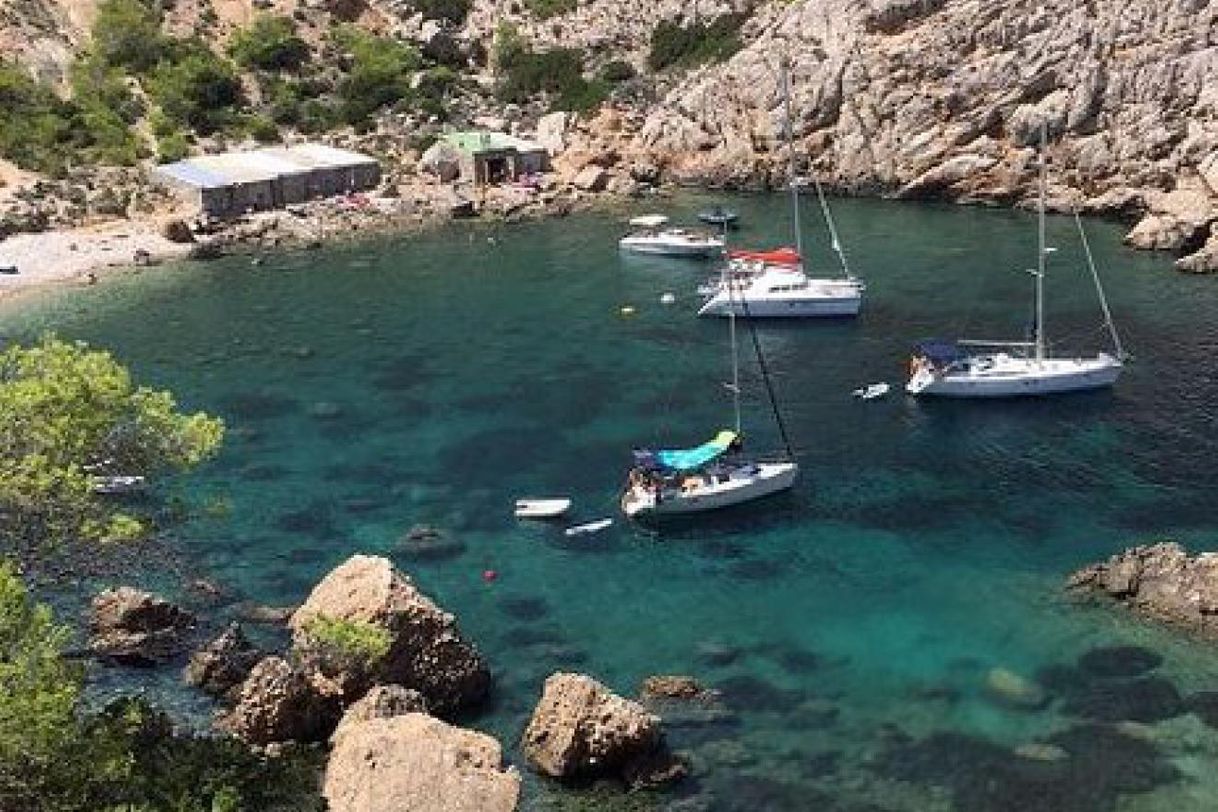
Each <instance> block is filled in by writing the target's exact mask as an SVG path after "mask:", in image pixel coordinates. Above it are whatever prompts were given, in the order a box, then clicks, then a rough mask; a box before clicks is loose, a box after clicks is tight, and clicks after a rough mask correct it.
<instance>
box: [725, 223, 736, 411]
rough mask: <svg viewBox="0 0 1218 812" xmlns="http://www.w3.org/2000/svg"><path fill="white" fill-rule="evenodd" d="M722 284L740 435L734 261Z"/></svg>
mask: <svg viewBox="0 0 1218 812" xmlns="http://www.w3.org/2000/svg"><path fill="white" fill-rule="evenodd" d="M723 253H724V255H725V256H726V254H727V223H724V224H723ZM722 284H723V285H725V286H726V287H727V314H728V316H727V323H728V336H729V339H728V340H729V341H730V343H731V346H732V385H731V391H732V414H733V415H734V416H735V418H736V434H737V435H739V434H740V353H739V351H738V348H737V346H736V304H735V302H733V301H732V261H731V260H730V259H726V260H725V262H724V264H723V281H722Z"/></svg>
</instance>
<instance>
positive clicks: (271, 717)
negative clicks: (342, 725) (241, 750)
mask: <svg viewBox="0 0 1218 812" xmlns="http://www.w3.org/2000/svg"><path fill="white" fill-rule="evenodd" d="M340 713H341V703H340V702H339V698H338V697H337V696H334V695H332V694H324V693H321V692H319V691H318V690H317V688H316V687H315V686H314V684H313V683H312V682H310V680H309V679H308V677H306V675H305V674H304V673H303V672H301V671H300V670H298V669H296V668H293V667H292V666H291V665H290V664H289V663H288V662H287V660H284V659H283V658H282V657H266V658H264V659H262V660H261V661H260V662H259V663H258V664H257V665H255V666H254V668H253V670H251V671H250V673H249V676H248V677H246V678H245V681H244V682H242V683H241V687H240V688H239V689H238V691H237V701H236V703H235V704H234V706H233V709H232V710H231V711H230V712H228V713H227V714H225V715H224V716H222V717H221V719H220V721H219V722H218V723H217V724H218V726H219V727H221V728H222V729H224V730H227V731H229V732H230V733H232V734H233V735H235V736H237V738H239V739H241V740H242V741H245V742H247V743H249V744H254V745H267V744H271V743H273V742H286V741H298V742H317V741H323V740H325V738H326V737H327V736H328V735H329V733H330V731H332V730H333V729H334V726H335V724H337V723H338V718H339V714H340Z"/></svg>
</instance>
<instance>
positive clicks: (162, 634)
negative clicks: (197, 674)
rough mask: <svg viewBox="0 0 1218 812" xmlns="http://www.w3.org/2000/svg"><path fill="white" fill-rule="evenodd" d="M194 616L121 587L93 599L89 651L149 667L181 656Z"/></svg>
mask: <svg viewBox="0 0 1218 812" xmlns="http://www.w3.org/2000/svg"><path fill="white" fill-rule="evenodd" d="M193 627H194V616H193V615H191V614H190V613H189V612H186V611H184V610H182V609H179V608H178V607H177V606H174V605H173V604H172V603H169V602H168V601H166V600H164V599H163V598H159V597H157V596H156V595H152V594H150V593H148V592H142V591H140V590H138V589H132V588H131V587H128V586H122V587H119V588H118V589H108V590H106V591H105V592H102V593H100V594H99V595H97V596H96V597H94V598H93V607H92V611H91V613H90V617H89V631H90V638H89V647H90V648H91V649H92V650H93V653H94V654H97V655H98V656H100V657H106V658H109V659H112V660H115V661H116V662H120V663H124V664H129V665H151V664H155V663H158V662H162V661H164V660H168V659H171V658H172V657H174V656H176V655H177V654H180V653H181V652H182V650H183V649H184V648H185V646H186V639H187V635H188V634H189V632H190V630H191V629H192V628H193Z"/></svg>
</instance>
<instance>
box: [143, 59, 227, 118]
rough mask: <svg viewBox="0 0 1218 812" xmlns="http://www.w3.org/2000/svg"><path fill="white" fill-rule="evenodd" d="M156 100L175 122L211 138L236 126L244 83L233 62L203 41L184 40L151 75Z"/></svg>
mask: <svg viewBox="0 0 1218 812" xmlns="http://www.w3.org/2000/svg"><path fill="white" fill-rule="evenodd" d="M150 84H151V87H150V92H151V95H152V98H153V100H154V101H155V102H156V103H157V105H159V106H160V108H161V110H162V111H163V112H164V114H165V115H166V116H167V117H168V118H169V119H171V120H172V121H175V122H177V123H178V124H181V125H183V126H186V127H189V128H191V129H193V130H195V131H196V132H198V133H200V134H202V135H209V134H211V133H213V132H216V131H217V130H221V129H224V128H225V127H227V126H229V125H230V124H231V123H233V121H234V120H235V119H234V113H235V108H236V107H237V106H238V105H239V104H240V103H241V101H242V96H241V82H240V80H239V79H238V78H237V73H236V71H235V70H234V69H233V66H232V64H231V63H229V62H226V61H225V60H223V59H221V58H220V57H218V56H216V55H215V54H214V53H213V52H212V51H211V50H210V49H208V47H207V46H206V45H205V44H203V43H202V42H198V41H185V42H182V43H180V44H179V45H178V47H177V48H175V58H174V59H172V60H167V61H165V62H163V63H161V65H160V66H159V67H158V68H157V69H156V72H155V73H154V74H153V76H152V81H151V83H150Z"/></svg>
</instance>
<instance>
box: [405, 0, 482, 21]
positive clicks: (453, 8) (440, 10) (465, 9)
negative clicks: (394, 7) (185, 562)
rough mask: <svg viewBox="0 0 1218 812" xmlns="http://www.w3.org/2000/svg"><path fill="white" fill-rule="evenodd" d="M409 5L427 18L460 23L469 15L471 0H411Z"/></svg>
mask: <svg viewBox="0 0 1218 812" xmlns="http://www.w3.org/2000/svg"><path fill="white" fill-rule="evenodd" d="M410 5H411V7H412V8H413V9H414V10H415V11H417V12H418V13H420V14H422V15H423V16H424V17H425V18H426V19H428V20H446V21H448V22H450V23H452V24H453V25H461V24H463V23H464V22H465V18H466V17H467V16H469V10H470V8H471V7H472V6H473V0H411V3H410Z"/></svg>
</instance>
